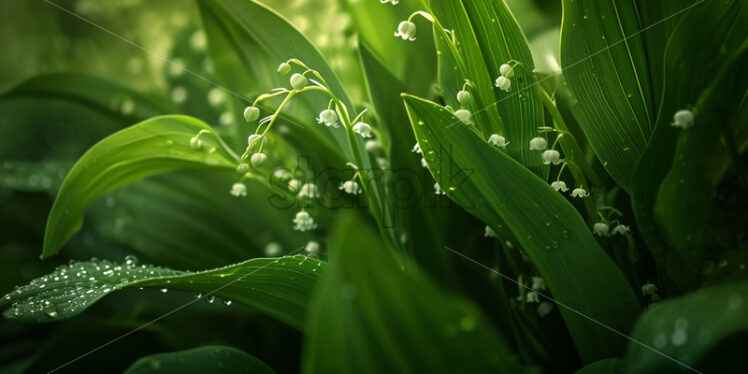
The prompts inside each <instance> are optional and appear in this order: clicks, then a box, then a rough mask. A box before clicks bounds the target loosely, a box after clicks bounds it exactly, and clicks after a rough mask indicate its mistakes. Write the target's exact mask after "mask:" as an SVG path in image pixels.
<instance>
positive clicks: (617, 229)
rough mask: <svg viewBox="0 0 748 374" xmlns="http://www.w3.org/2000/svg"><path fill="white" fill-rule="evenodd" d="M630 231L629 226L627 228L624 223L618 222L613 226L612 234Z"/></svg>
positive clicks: (622, 233)
mask: <svg viewBox="0 0 748 374" xmlns="http://www.w3.org/2000/svg"><path fill="white" fill-rule="evenodd" d="M628 232H631V228H629V227H628V226H626V225H621V224H618V225H616V227H614V228H613V231H612V234H613V235H615V234H618V235H625V234H626V233H628Z"/></svg>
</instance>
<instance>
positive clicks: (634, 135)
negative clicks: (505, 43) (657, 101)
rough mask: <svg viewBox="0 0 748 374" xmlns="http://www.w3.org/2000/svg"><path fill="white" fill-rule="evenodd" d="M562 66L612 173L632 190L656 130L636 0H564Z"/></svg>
mask: <svg viewBox="0 0 748 374" xmlns="http://www.w3.org/2000/svg"><path fill="white" fill-rule="evenodd" d="M563 8H564V17H563V23H562V26H561V67H562V68H563V72H564V78H565V79H566V83H567V84H568V87H569V90H570V91H571V92H572V93H573V94H574V96H575V97H576V100H577V102H576V105H575V106H573V111H574V115H575V117H576V118H577V120H578V121H579V125H580V126H581V127H582V130H583V131H584V134H585V136H586V137H587V139H588V140H589V142H590V145H591V146H592V149H593V150H594V151H595V154H597V157H598V158H599V159H600V161H601V162H602V164H603V166H605V168H606V169H607V170H608V173H610V175H611V176H612V177H613V179H615V180H616V182H618V184H619V185H620V186H621V187H623V188H624V189H625V190H627V191H628V190H630V188H631V183H632V175H633V170H634V167H635V166H636V163H637V161H638V160H639V158H640V157H641V155H642V153H643V152H644V148H645V147H646V145H647V141H648V140H649V137H650V135H651V133H652V130H653V129H654V118H655V113H656V108H655V107H654V105H653V103H654V101H653V98H654V96H655V95H656V93H655V92H653V91H652V87H651V82H650V68H649V66H648V62H647V53H646V52H647V51H646V49H645V46H644V42H643V40H642V38H641V37H639V36H638V35H636V34H637V33H639V32H640V30H641V29H642V28H644V27H645V26H647V25H642V24H641V23H640V21H639V19H638V16H637V8H636V4H635V2H634V1H633V0H625V1H619V2H608V1H575V0H563Z"/></svg>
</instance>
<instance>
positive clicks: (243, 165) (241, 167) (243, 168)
mask: <svg viewBox="0 0 748 374" xmlns="http://www.w3.org/2000/svg"><path fill="white" fill-rule="evenodd" d="M236 171H237V172H238V173H242V174H244V173H246V172H248V171H249V164H248V163H246V162H242V163H241V164H239V166H237V167H236Z"/></svg>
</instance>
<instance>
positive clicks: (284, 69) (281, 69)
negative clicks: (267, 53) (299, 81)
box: [278, 62, 291, 75]
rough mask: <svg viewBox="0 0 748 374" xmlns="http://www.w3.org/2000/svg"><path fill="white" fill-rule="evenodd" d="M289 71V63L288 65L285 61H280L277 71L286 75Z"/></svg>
mask: <svg viewBox="0 0 748 374" xmlns="http://www.w3.org/2000/svg"><path fill="white" fill-rule="evenodd" d="M290 71H291V65H289V64H288V63H287V62H281V64H280V65H278V72H279V73H281V74H283V75H286V74H288V73H289V72H290Z"/></svg>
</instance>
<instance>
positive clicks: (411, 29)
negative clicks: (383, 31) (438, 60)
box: [395, 21, 416, 41]
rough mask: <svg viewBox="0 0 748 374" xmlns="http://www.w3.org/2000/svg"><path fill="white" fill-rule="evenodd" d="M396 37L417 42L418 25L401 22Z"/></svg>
mask: <svg viewBox="0 0 748 374" xmlns="http://www.w3.org/2000/svg"><path fill="white" fill-rule="evenodd" d="M395 36H399V37H401V38H402V39H403V40H410V41H413V40H416V24H415V23H413V22H410V21H402V22H400V24H399V25H397V32H395Z"/></svg>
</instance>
